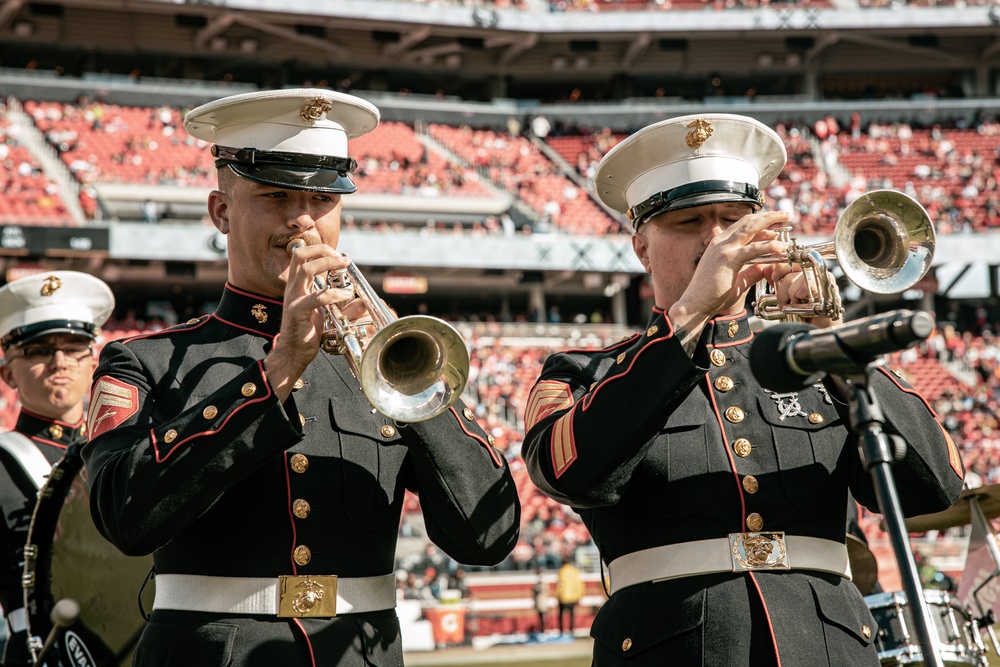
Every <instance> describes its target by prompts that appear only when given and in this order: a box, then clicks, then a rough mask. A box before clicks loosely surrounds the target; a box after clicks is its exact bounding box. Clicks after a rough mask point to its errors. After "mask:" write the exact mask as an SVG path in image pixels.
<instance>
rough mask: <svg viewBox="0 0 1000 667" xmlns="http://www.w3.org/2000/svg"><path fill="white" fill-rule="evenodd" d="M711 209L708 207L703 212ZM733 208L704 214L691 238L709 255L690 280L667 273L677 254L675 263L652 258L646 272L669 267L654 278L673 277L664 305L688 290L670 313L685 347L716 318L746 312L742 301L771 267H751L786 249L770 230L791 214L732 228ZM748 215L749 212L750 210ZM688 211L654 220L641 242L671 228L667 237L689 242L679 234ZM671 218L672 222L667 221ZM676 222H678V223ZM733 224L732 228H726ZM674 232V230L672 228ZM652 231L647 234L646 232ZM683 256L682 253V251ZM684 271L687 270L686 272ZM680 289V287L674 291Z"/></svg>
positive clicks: (758, 217) (747, 220)
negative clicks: (659, 228) (761, 258)
mask: <svg viewBox="0 0 1000 667" xmlns="http://www.w3.org/2000/svg"><path fill="white" fill-rule="evenodd" d="M704 208H706V209H707V208H708V207H704ZM731 208H732V205H728V206H727V205H716V206H713V207H711V209H717V210H713V211H711V212H707V211H706V212H703V213H702V214H701V215H703V216H704V219H702V220H700V221H696V222H699V223H700V224H699V225H698V228H697V230H694V229H692V232H691V233H692V234H697V235H699V240H698V243H700V244H701V245H702V246H703V247H704V250H703V251H702V252H701V253H700V256H699V257H698V258H697V260H696V266H695V268H694V272H693V274H692V275H691V277H690V279H689V280H687V281H685V280H683V279H680V280H677V279H676V278H674V276H675V275H676V273H677V270H676V269H673V268H668V267H667V266H666V265H667V264H668V263H676V262H677V261H678V260H677V256H678V255H677V254H674V255H672V256H670V257H662V258H647V259H646V260H644V264H647V266H646V268H647V270H650V268H651V266H650V265H649V264H650V263H652V264H654V265H655V264H656V263H657V262H659V263H661V264H663V265H664V266H663V267H662V268H661V267H657V266H652V269H653V270H652V271H651V273H652V274H653V275H654V277H655V276H657V275H658V274H664V275H667V276H668V277H670V279H671V281H672V283H671V284H670V285H667V284H666V283H665V284H664V287H663V289H662V290H661V291H662V293H663V294H664V300H665V301H666V302H667V303H669V302H670V301H671V296H672V294H671V292H672V291H673V290H676V289H683V291H682V292H681V294H679V295H678V297H676V299H674V300H673V305H672V306H670V308H669V316H670V321H671V322H673V323H674V326H675V327H677V328H679V329H680V330H682V331H683V332H685V334H687V336H686V338H689V339H690V340H684V343H685V347H688V346H689V345H688V344H689V343H690V342H692V341H693V340H696V339H697V337H698V336H699V335H700V332H701V330H702V328H703V327H704V325H705V323H706V322H707V321H708V320H710V319H711V318H713V317H715V316H717V315H723V314H727V313H731V312H733V311H734V310H738V309H741V308H742V307H743V300H744V298H745V296H746V293H747V292H748V291H749V289H750V287H752V286H753V285H754V284H755V283H757V282H758V281H759V280H760V279H761V278H763V277H765V274H766V271H767V266H768V265H758V264H752V263H751V260H753V259H754V258H756V257H759V256H761V255H767V254H771V253H778V252H781V251H783V250H784V249H785V246H786V244H785V243H783V242H781V241H779V240H778V239H777V234H776V233H775V232H774V231H773V230H772V229H770V228H771V227H773V226H775V225H781V224H785V223H787V222H788V220H789V217H790V214H789V213H788V212H786V211H768V212H762V213H748V214H747V215H744V216H743V217H742V218H739V220H736V221H734V222H732V224H728V223H727V221H726V219H725V216H726V215H732V211H731ZM747 209H748V210H749V206H747ZM686 215H691V214H688V213H685V211H683V210H681V211H672V212H669V213H666V214H665V215H664V218H665V219H664V220H656V219H654V220H651V221H650V222H648V223H646V224H645V225H644V226H643V227H642V228H640V232H639V233H637V236H641V235H642V234H656V233H659V232H658V231H657V229H656V228H655V227H651V226H657V225H666V226H667V228H668V231H667V233H669V234H670V235H671V237H672V238H674V237H679V240H680V241H682V242H683V241H684V237H686V236H687V233H686V232H684V231H680V232H678V229H677V226H678V225H680V226H681V230H683V229H684V228H685V227H686V225H687V222H686V219H685V216H686ZM668 216H669V217H668ZM675 217H676V221H675V220H674V218H675ZM727 224H728V226H726V225H727ZM671 226H672V227H673V228H670V227H671ZM647 228H648V229H647ZM670 248H671V250H673V251H674V252H675V253H676V252H678V248H677V247H676V246H675V244H673V243H672V244H671V245H670ZM641 249H642V248H637V254H638V255H639V257H640V260H642V259H643V254H642V253H641V252H640V250H641ZM679 252H683V250H680V251H679ZM681 269H683V267H681ZM674 285H676V287H674Z"/></svg>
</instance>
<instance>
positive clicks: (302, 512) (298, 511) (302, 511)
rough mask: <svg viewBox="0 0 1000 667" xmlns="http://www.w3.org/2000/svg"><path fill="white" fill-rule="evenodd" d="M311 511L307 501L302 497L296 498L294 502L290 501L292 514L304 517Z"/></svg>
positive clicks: (300, 517)
mask: <svg viewBox="0 0 1000 667" xmlns="http://www.w3.org/2000/svg"><path fill="white" fill-rule="evenodd" d="M310 511H312V507H310V506H309V503H308V502H307V501H305V500H302V498H296V499H295V502H294V503H292V514H294V515H295V516H296V517H297V518H299V519H305V518H306V517H307V516H309V512H310Z"/></svg>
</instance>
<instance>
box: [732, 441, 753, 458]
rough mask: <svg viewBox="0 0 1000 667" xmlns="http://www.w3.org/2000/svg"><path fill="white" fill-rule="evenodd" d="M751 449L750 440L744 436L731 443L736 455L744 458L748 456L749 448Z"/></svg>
mask: <svg viewBox="0 0 1000 667" xmlns="http://www.w3.org/2000/svg"><path fill="white" fill-rule="evenodd" d="M751 449H753V448H752V447H751V446H750V441H749V440H747V439H746V438H738V439H737V440H736V442H734V443H733V451H734V452H736V455H737V456H740V457H743V458H746V457H747V456H750V450H751Z"/></svg>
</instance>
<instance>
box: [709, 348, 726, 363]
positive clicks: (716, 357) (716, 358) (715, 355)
mask: <svg viewBox="0 0 1000 667" xmlns="http://www.w3.org/2000/svg"><path fill="white" fill-rule="evenodd" d="M708 358H709V360H710V361H711V362H712V363H713V364H715V365H716V366H722V365H724V364H725V363H726V355H725V353H724V352H723V351H722V350H712V351H711V352H710V353H709V354H708Z"/></svg>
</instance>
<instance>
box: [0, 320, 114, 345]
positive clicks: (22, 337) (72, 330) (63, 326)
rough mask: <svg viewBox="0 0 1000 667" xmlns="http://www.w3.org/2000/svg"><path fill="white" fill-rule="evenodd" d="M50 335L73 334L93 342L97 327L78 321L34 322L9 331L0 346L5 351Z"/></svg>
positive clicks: (0, 340) (0, 341)
mask: <svg viewBox="0 0 1000 667" xmlns="http://www.w3.org/2000/svg"><path fill="white" fill-rule="evenodd" d="M50 334H73V335H76V336H84V337H85V338H88V339H90V340H94V338H96V337H97V326H95V325H94V324H93V323H91V322H80V321H79V320H49V321H47V322H35V323H33V324H26V325H24V326H23V327H18V328H16V329H11V331H10V332H9V333H8V334H7V335H6V336H4V337H3V338H2V339H0V346H2V347H3V349H5V350H6V349H7V348H9V347H11V346H15V345H24V344H25V343H27V342H29V341H32V340H34V339H36V338H40V337H41V336H48V335H50Z"/></svg>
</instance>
